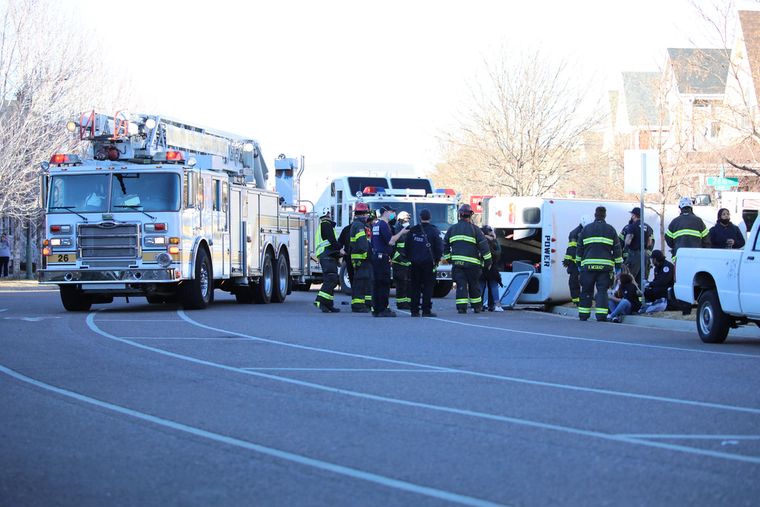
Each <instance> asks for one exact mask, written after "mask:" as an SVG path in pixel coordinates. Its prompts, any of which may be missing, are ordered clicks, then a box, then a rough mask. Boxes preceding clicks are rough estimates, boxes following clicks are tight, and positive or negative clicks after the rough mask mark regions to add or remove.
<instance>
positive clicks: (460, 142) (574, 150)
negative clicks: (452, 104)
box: [434, 47, 605, 196]
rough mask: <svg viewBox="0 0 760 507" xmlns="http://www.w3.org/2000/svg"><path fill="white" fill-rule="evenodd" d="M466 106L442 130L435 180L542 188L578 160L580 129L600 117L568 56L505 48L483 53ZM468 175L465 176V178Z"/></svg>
mask: <svg viewBox="0 0 760 507" xmlns="http://www.w3.org/2000/svg"><path fill="white" fill-rule="evenodd" d="M483 63H484V69H483V70H484V76H483V77H482V78H480V79H476V81H475V82H474V84H471V85H469V87H468V88H469V92H470V98H469V101H468V105H467V106H466V110H465V111H464V112H463V113H460V114H459V115H458V118H457V119H456V124H455V126H454V128H453V129H451V130H450V131H446V132H441V133H440V135H439V141H440V146H441V157H442V159H443V162H441V163H440V164H438V166H437V175H434V177H438V178H441V179H449V180H451V181H459V182H460V184H459V185H458V188H460V189H463V188H465V187H468V188H472V189H473V190H472V191H473V192H474V193H495V194H497V195H515V196H520V195H542V194H544V193H546V192H547V191H548V190H550V189H552V188H554V187H555V186H556V185H557V184H558V182H560V181H561V180H562V179H563V178H565V177H567V176H568V175H570V174H571V173H572V172H573V171H575V170H576V169H577V167H578V162H577V161H578V160H579V155H580V153H581V152H582V151H583V147H584V136H586V135H587V134H588V133H589V132H591V131H594V130H595V129H598V128H599V127H600V126H601V125H602V124H603V121H604V119H605V114H604V112H603V108H602V107H601V103H600V100H601V96H599V97H594V96H593V87H592V83H577V82H576V81H575V80H574V79H573V76H574V73H573V71H574V70H575V69H574V67H573V65H571V62H570V61H569V60H568V59H561V60H559V61H558V62H557V63H552V61H551V59H550V58H548V57H547V56H545V55H544V54H543V53H542V52H541V50H534V51H531V52H526V53H522V54H519V53H516V52H513V51H512V50H510V48H507V47H503V48H502V49H501V50H500V51H499V52H498V53H497V54H496V55H495V56H493V57H492V58H490V59H489V58H484V62H483ZM464 180H466V182H465V181H464Z"/></svg>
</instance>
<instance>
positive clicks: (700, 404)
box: [87, 310, 760, 414]
mask: <svg viewBox="0 0 760 507" xmlns="http://www.w3.org/2000/svg"><path fill="white" fill-rule="evenodd" d="M177 313H178V314H179V316H180V317H181V318H182V319H184V320H185V321H187V322H188V323H189V324H192V325H194V326H197V327H200V328H203V329H208V330H209V331H215V332H219V333H222V332H223V333H226V334H229V335H237V336H240V337H243V338H247V339H249V340H253V341H258V342H264V343H270V344H274V345H282V346H284V347H292V348H295V349H301V350H309V351H313V352H323V353H325V354H334V355H337V356H346V357H355V358H359V359H368V360H371V361H379V362H385V363H391V364H398V365H403V366H414V367H416V368H429V369H433V370H439V371H445V372H449V373H459V374H462V375H472V376H475V377H483V378H490V379H497V380H505V381H508V382H517V383H521V384H528V385H534V386H540V387H552V388H555V389H567V390H570V391H578V392H586V393H593V394H606V395H610V396H622V397H625V398H635V399H640V400H648V401H661V402H665V403H676V404H680V405H689V406H695V407H704V408H717V409H721V410H733V411H737V412H748V413H750V414H760V409H758V408H750V407H738V406H735V405H723V404H720V403H709V402H703V401H691V400H680V399H677V398H666V397H664V396H654V395H648V394H636V393H626V392H621V391H610V390H608V389H595V388H592V387H581V386H573V385H568V384H558V383H555V382H543V381H540V380H528V379H523V378H517V377H507V376H504V375H496V374H493V373H482V372H477V371H472V370H457V369H454V368H446V367H443V366H433V365H429V364H421V363H413V362H409V361H399V360H397V359H386V358H382V357H375V356H367V355H363V354H353V353H351V352H341V351H337V350H331V349H322V348H318V347H311V346H308V345H299V344H295V343H288V342H281V341H277V340H272V339H270V338H259V337H257V336H251V335H246V334H243V333H238V332H236V331H230V330H226V329H219V328H216V327H211V326H208V325H206V324H201V323H200V322H197V321H195V320H193V319H191V318H190V317H188V316H187V315H186V314H185V313H184V311H182V310H177ZM91 315H94V314H91ZM87 321H88V323H89V322H90V317H89V316H88V317H87ZM92 322H93V324H94V320H93V321H92ZM96 332H97V331H96Z"/></svg>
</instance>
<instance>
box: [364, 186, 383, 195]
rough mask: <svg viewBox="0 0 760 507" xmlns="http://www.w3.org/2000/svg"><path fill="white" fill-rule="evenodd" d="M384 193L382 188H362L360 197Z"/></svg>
mask: <svg viewBox="0 0 760 507" xmlns="http://www.w3.org/2000/svg"><path fill="white" fill-rule="evenodd" d="M384 193H385V188H384V187H364V190H362V195H378V194H384Z"/></svg>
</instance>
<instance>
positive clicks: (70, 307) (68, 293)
mask: <svg viewBox="0 0 760 507" xmlns="http://www.w3.org/2000/svg"><path fill="white" fill-rule="evenodd" d="M58 288H59V289H60V294H61V303H63V307H64V308H65V309H66V311H69V312H86V311H87V310H89V309H90V307H91V306H92V298H91V297H90V296H88V295H85V294H83V293H82V291H81V290H79V289H78V288H77V286H76V285H59V286H58Z"/></svg>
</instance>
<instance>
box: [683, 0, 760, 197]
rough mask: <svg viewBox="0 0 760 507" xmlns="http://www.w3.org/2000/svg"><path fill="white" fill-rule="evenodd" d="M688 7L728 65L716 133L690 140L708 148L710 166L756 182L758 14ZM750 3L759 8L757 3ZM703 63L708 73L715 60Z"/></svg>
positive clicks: (723, 4)
mask: <svg viewBox="0 0 760 507" xmlns="http://www.w3.org/2000/svg"><path fill="white" fill-rule="evenodd" d="M690 3H691V5H692V7H693V8H694V12H695V15H696V17H697V19H698V20H699V21H701V22H702V28H703V32H702V36H703V37H705V38H706V39H707V40H709V41H710V42H711V44H713V45H715V46H717V47H720V48H726V49H725V53H726V54H725V56H724V55H719V56H718V58H721V59H722V58H726V59H728V60H729V64H728V66H727V73H726V75H723V76H721V78H722V79H724V80H725V87H726V96H725V101H724V104H723V105H722V107H721V108H720V111H719V113H720V114H719V115H717V114H716V115H715V116H716V117H715V118H714V125H715V127H713V128H712V129H701V130H698V131H696V132H695V133H694V135H695V136H698V137H699V138H700V139H701V140H702V141H703V142H704V143H706V144H708V145H709V147H710V150H711V151H712V152H713V155H714V158H713V160H714V165H716V166H718V165H726V166H729V167H731V168H734V169H738V170H739V171H741V173H745V174H747V175H748V176H760V117H759V116H758V99H760V97H758V91H760V33H759V32H758V26H759V25H760V12H758V11H737V6H736V2H735V1H734V0H715V1H712V2H707V3H706V2H704V1H702V2H697V1H696V0H691V2H690ZM753 3H755V4H756V5H757V6H760V0H754V2H753ZM745 4H746V2H745ZM703 59H704V62H705V63H704V65H705V66H706V67H709V66H710V65H713V64H714V60H715V59H716V57H715V56H714V55H711V54H704V55H703ZM716 128H717V129H719V130H718V131H716V130H715V129H716ZM741 173H740V174H741ZM748 186H749V187H755V186H756V182H755V179H754V178H750V179H749V180H748Z"/></svg>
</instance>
